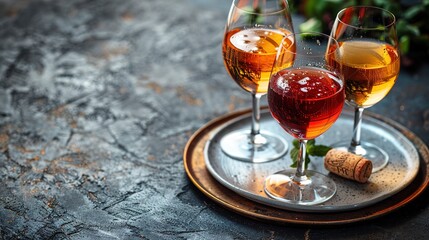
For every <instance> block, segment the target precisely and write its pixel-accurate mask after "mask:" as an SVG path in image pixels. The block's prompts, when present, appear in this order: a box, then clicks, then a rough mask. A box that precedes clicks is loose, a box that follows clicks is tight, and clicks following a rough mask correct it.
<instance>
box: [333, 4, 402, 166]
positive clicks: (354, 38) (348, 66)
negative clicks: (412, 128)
mask: <svg viewBox="0 0 429 240" xmlns="http://www.w3.org/2000/svg"><path fill="white" fill-rule="evenodd" d="M331 37H333V38H335V39H336V40H337V41H338V43H339V46H340V51H341V52H342V55H341V58H340V59H336V61H340V62H342V64H343V68H344V69H343V73H344V78H345V80H346V103H347V104H348V105H350V106H352V107H354V108H355V117H354V124H353V137H352V140H351V143H350V144H349V143H348V142H340V143H337V144H334V147H335V148H340V149H344V150H346V151H347V150H348V151H349V152H352V153H354V154H357V155H362V156H364V157H366V158H368V159H370V160H371V161H372V164H373V172H376V171H378V170H380V169H382V168H383V167H385V166H386V164H387V163H388V160H389V155H388V154H387V152H386V151H384V150H383V149H382V148H380V147H379V146H377V145H375V144H373V143H369V142H361V126H362V114H363V110H364V109H365V108H368V107H371V106H372V105H374V104H376V103H377V102H379V101H381V100H382V99H383V98H384V97H385V96H386V95H387V94H388V93H389V91H390V89H392V87H393V85H394V84H395V82H396V78H397V76H398V74H399V68H400V59H399V51H398V38H397V36H396V27H395V16H394V15H393V14H392V13H391V12H389V11H387V10H384V9H381V8H377V7H369V6H358V7H349V8H345V9H343V10H341V11H340V12H339V13H338V15H337V17H336V19H335V22H334V25H333V28H332V32H331Z"/></svg>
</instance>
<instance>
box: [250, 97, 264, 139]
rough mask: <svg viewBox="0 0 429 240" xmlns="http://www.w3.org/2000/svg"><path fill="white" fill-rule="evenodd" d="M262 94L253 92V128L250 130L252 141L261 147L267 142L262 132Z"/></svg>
mask: <svg viewBox="0 0 429 240" xmlns="http://www.w3.org/2000/svg"><path fill="white" fill-rule="evenodd" d="M261 97H262V95H260V94H253V93H252V130H251V132H250V138H251V139H250V142H251V143H252V144H253V145H255V146H256V147H259V146H261V145H264V144H266V143H267V140H266V138H265V137H263V136H262V135H261V133H260V129H261V126H260V123H259V122H260V120H261V108H260V100H261Z"/></svg>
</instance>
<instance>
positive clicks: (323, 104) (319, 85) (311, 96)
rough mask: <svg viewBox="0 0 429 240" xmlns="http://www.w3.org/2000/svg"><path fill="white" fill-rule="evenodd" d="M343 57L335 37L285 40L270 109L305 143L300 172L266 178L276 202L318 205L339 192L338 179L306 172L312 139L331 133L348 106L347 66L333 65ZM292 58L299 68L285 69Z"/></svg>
mask: <svg viewBox="0 0 429 240" xmlns="http://www.w3.org/2000/svg"><path fill="white" fill-rule="evenodd" d="M339 54H340V52H339V51H338V43H337V42H336V41H335V39H333V38H331V37H330V36H328V35H325V34H322V33H300V34H294V35H288V36H286V37H285V38H284V40H283V41H282V44H281V46H280V48H279V50H278V54H277V58H276V61H275V63H274V68H273V74H272V76H271V79H270V83H269V87H268V105H269V108H270V112H271V115H272V116H273V117H274V119H275V120H276V121H277V122H278V123H279V124H280V126H281V127H282V128H283V129H284V130H285V131H286V132H287V133H289V134H290V135H292V136H293V137H294V138H296V139H298V140H299V143H300V149H299V156H298V164H297V166H298V167H297V168H296V169H293V168H289V169H285V170H282V171H280V172H277V173H274V174H273V175H270V176H268V177H267V178H266V180H265V185H264V188H265V192H266V194H267V195H268V196H270V197H272V198H275V199H277V200H280V201H283V202H287V203H291V204H299V205H314V204H319V203H322V202H325V201H327V200H329V199H330V198H331V197H332V196H333V195H334V194H335V192H336V185H335V182H334V181H333V180H332V179H330V178H329V177H327V176H325V175H323V174H321V173H318V172H316V171H312V170H307V169H305V158H306V143H307V141H308V140H311V139H314V138H316V137H318V136H319V135H321V134H322V133H324V132H325V131H326V130H328V129H329V128H330V127H331V126H332V125H333V124H334V122H335V121H336V120H337V119H338V117H339V116H340V114H341V111H342V108H343V105H344V99H345V93H344V80H343V76H342V68H341V63H337V62H333V61H330V59H332V56H333V55H339ZM291 59H293V64H292V65H291V66H290V67H287V68H284V67H283V62H284V61H286V62H290V61H291Z"/></svg>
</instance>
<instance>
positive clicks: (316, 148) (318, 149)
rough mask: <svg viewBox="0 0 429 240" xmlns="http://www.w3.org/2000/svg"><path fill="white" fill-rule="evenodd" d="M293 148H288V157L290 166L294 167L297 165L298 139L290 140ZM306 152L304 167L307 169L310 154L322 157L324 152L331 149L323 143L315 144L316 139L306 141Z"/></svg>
mask: <svg viewBox="0 0 429 240" xmlns="http://www.w3.org/2000/svg"><path fill="white" fill-rule="evenodd" d="M292 146H293V148H292V149H291V150H290V157H291V159H292V164H291V165H290V167H293V168H296V167H297V166H298V155H299V141H298V140H296V139H295V140H293V141H292ZM306 148H307V154H306V155H305V168H306V169H307V166H308V164H309V163H310V162H311V159H310V156H316V157H323V156H325V155H326V153H327V152H328V151H329V150H331V147H329V146H325V145H316V140H314V139H312V140H308V141H307V145H306Z"/></svg>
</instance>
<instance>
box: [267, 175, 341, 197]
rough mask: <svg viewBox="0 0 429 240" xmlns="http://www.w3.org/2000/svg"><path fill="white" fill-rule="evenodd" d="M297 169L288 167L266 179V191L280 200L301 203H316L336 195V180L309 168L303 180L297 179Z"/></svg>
mask: <svg viewBox="0 0 429 240" xmlns="http://www.w3.org/2000/svg"><path fill="white" fill-rule="evenodd" d="M295 172H296V169H286V170H283V171H280V172H277V173H275V174H273V175H270V176H268V177H267V178H266V180H265V185H264V189H265V193H266V194H267V195H268V196H270V197H272V198H274V199H277V200H279V201H282V202H287V203H291V204H299V205H316V204H320V203H323V202H326V201H328V200H329V199H331V198H332V196H334V195H335V192H336V191H337V187H336V185H335V182H334V181H333V180H332V179H330V178H328V177H327V176H325V175H323V174H321V173H318V172H315V171H311V170H307V171H306V173H307V177H304V179H303V181H300V182H298V181H296V180H295Z"/></svg>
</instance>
